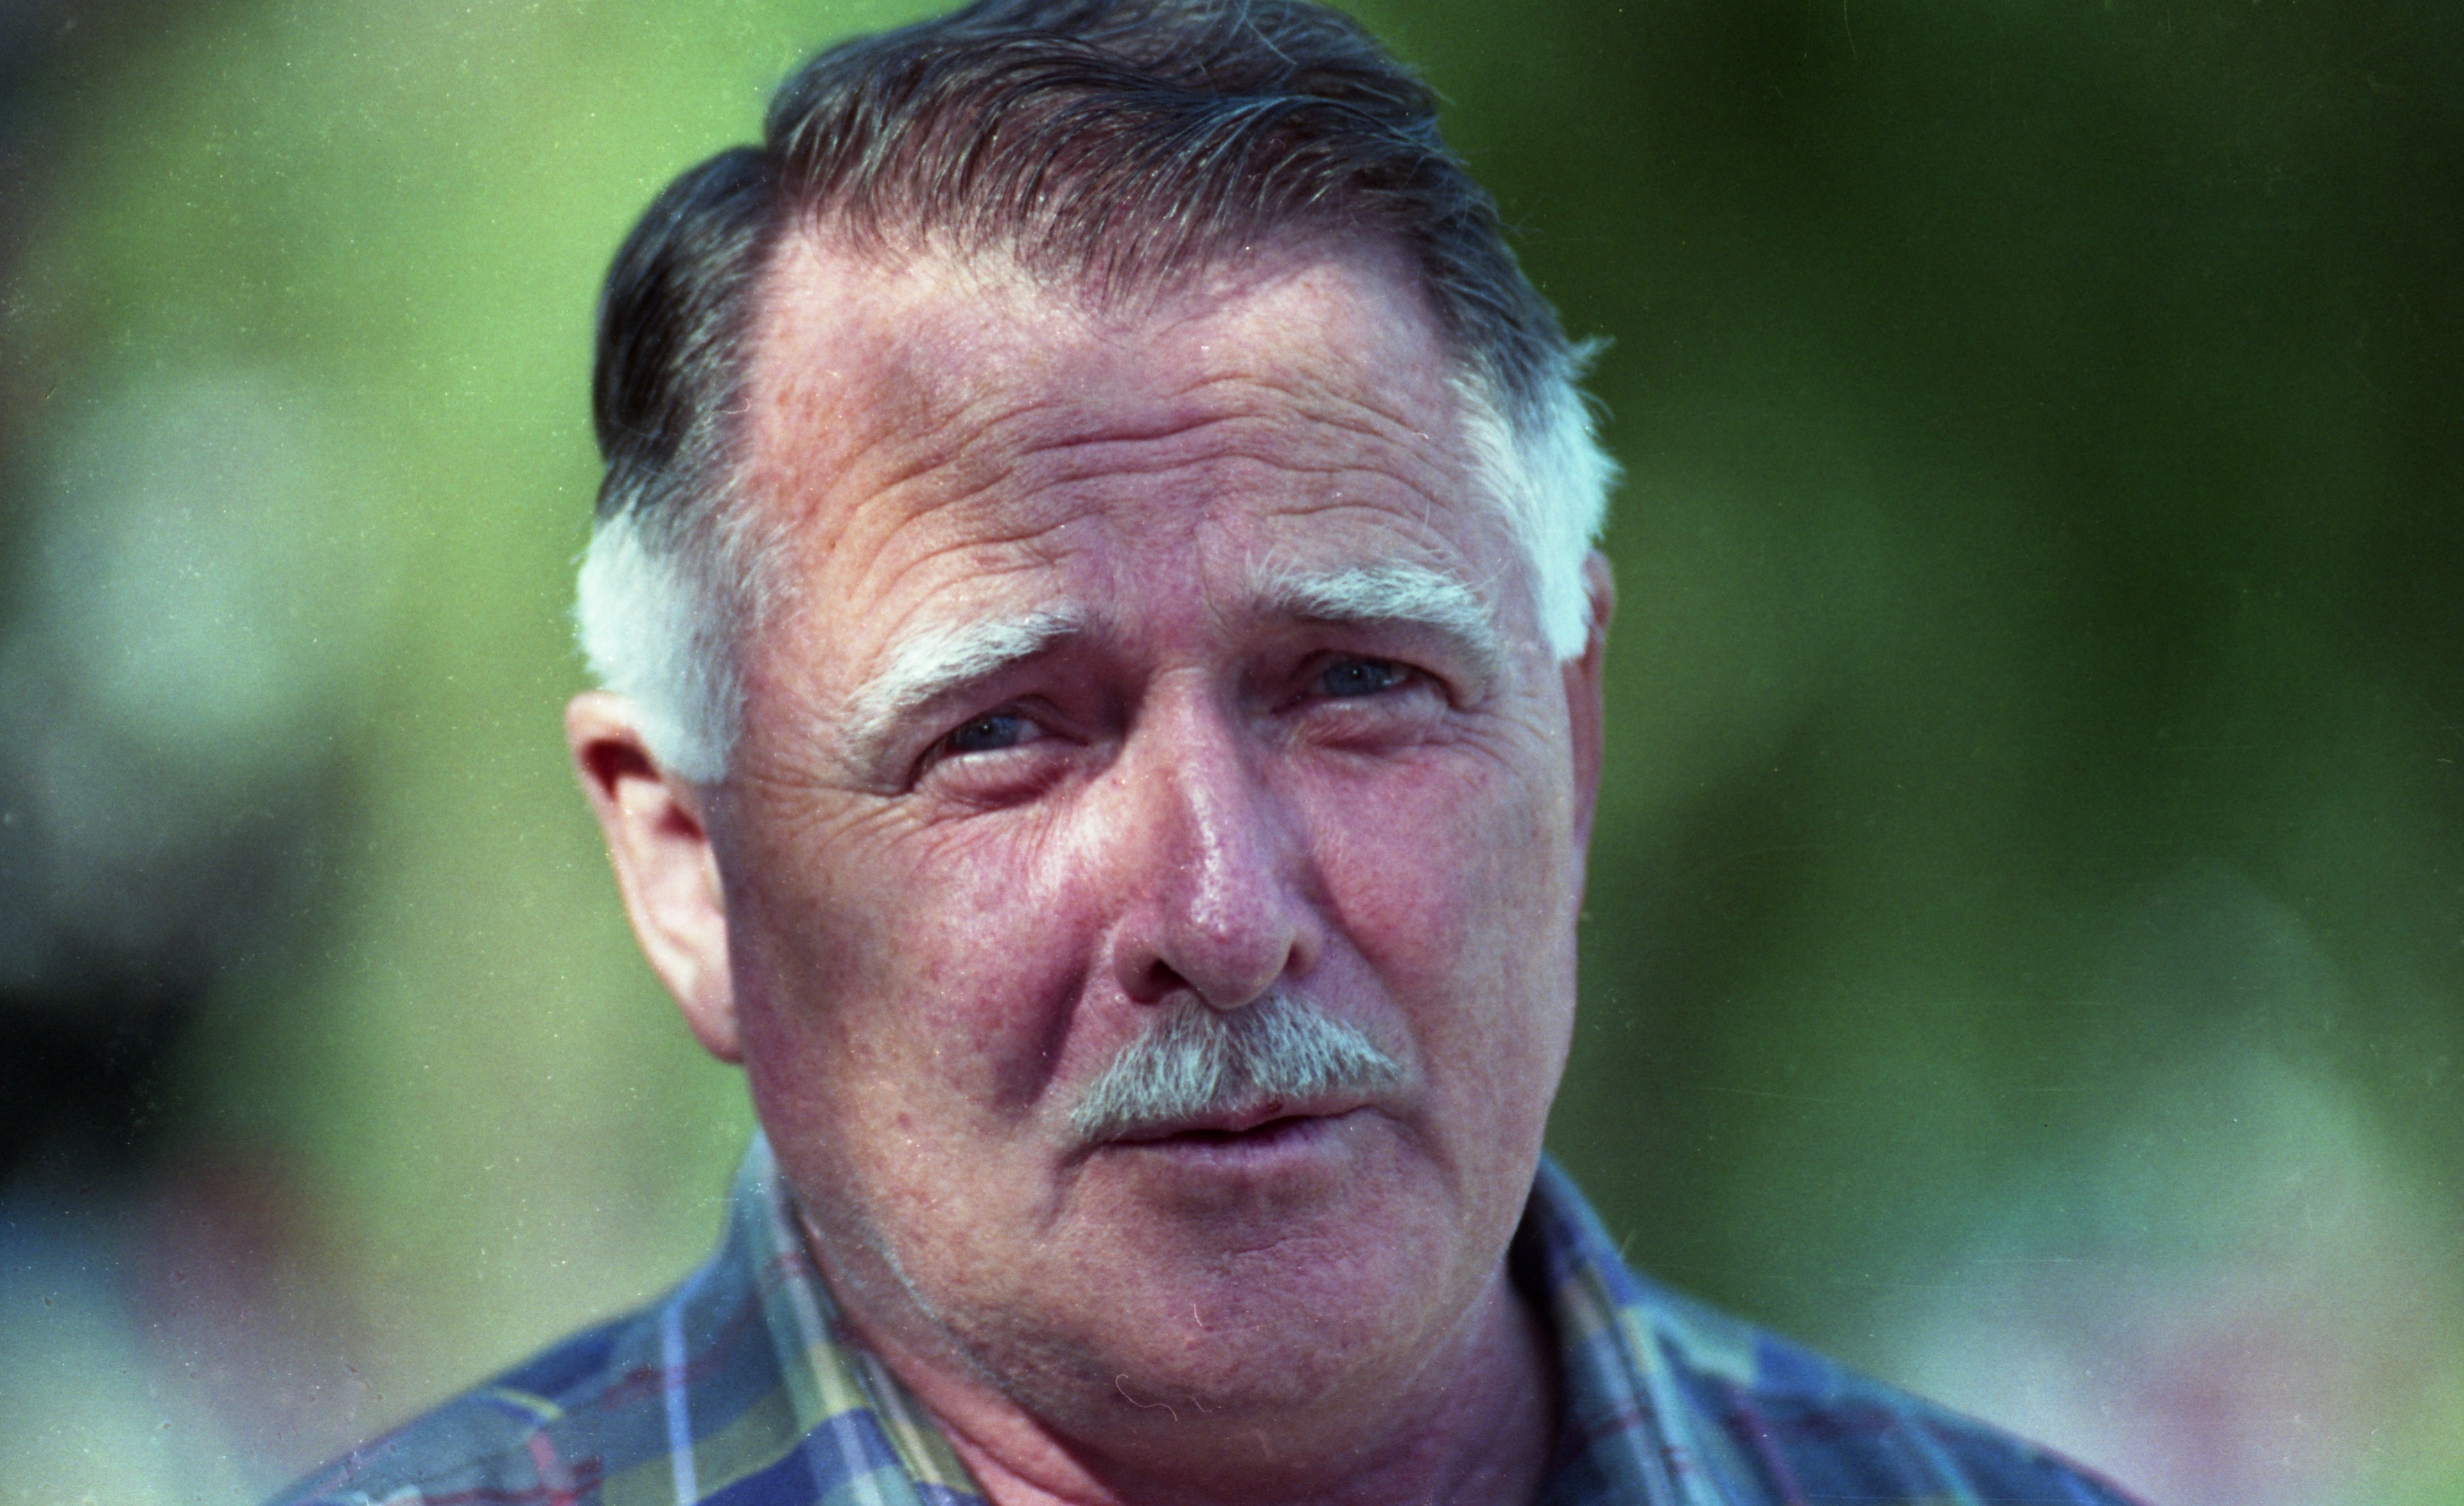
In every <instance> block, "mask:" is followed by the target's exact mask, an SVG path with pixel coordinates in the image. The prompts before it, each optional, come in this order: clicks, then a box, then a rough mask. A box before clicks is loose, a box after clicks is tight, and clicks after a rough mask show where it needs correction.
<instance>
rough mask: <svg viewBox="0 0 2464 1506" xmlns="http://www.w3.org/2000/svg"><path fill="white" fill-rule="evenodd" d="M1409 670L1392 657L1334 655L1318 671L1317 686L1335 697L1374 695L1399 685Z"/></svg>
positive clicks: (1325, 694) (1321, 692) (1323, 693)
mask: <svg viewBox="0 0 2464 1506" xmlns="http://www.w3.org/2000/svg"><path fill="white" fill-rule="evenodd" d="M1409 673H1410V672H1409V671H1407V670H1405V669H1404V668H1403V666H1401V665H1400V664H1397V663H1396V662H1395V661H1394V660H1392V659H1337V660H1335V661H1334V662H1333V663H1331V664H1330V665H1328V666H1327V667H1326V668H1325V669H1323V670H1320V671H1319V672H1318V676H1317V690H1318V694H1319V695H1321V696H1331V697H1335V698H1351V697H1356V696H1375V695H1376V694H1377V693H1378V692H1379V691H1381V690H1393V689H1394V688H1395V687H1396V686H1397V685H1400V684H1401V683H1403V679H1404V676H1405V675H1407V674H1409Z"/></svg>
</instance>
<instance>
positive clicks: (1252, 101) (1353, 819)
mask: <svg viewBox="0 0 2464 1506" xmlns="http://www.w3.org/2000/svg"><path fill="white" fill-rule="evenodd" d="M1580 365H1581V355H1580V352H1578V351H1577V350H1575V349H1573V348H1571V347H1570V346H1569V345H1568V343H1567V342H1566V340H1565V339H1564V337H1563V336H1562V334H1561V333H1560V332H1559V330H1558V328H1557V325H1556V323H1555V321H1554V319H1553V317H1552V316H1551V313H1550V311H1549V310H1548V308H1547V307H1546V306H1545V305H1544V304H1543V303H1542V302H1541V301H1540V299H1538V298H1537V297H1536V296H1535V295H1534V294H1533V293H1532V291H1531V290H1530V288H1529V286H1528V285H1527V284H1526V282H1525V281H1524V280H1523V278H1522V277H1521V276H1520V275H1519V273H1518V272H1517V271H1516V269H1515V266H1514V263H1513V260H1512V257H1511V256H1510V255H1509V254H1508V252H1507V249H1506V247H1505V245H1504V243H1503V241H1502V239H1501V238H1500V235H1499V231H1498V226H1497V222H1496V217H1495V214H1494V211H1493V210H1492V208H1491V206H1490V204H1489V202H1488V200H1487V199H1486V198H1485V195H1484V194H1483V193H1482V192H1481V190H1480V189H1479V188H1478V187H1477V186H1476V185H1474V184H1473V183H1472V182H1471V181H1470V179H1469V178H1468V177H1467V176H1466V175H1465V173H1464V171H1463V167H1462V166H1461V165H1460V164H1459V163H1458V162H1457V161H1456V160H1455V159H1453V158H1452V157H1451V156H1449V155H1448V154H1447V153H1446V152H1445V150H1444V148H1443V147H1442V146H1441V144H1440V143H1439V141H1438V138H1437V135H1436V133H1435V130H1434V126H1433V123H1432V111H1431V101H1430V98H1429V96H1428V94H1427V91H1426V90H1425V89H1423V88H1422V87H1421V86H1420V85H1419V84H1418V83H1416V82H1415V81H1413V79H1412V78H1410V77H1409V76H1408V75H1407V74H1405V73H1404V72H1402V71H1401V70H1400V69H1399V68H1398V67H1397V65H1396V64H1395V63H1394V62H1393V61H1392V60H1391V59H1389V58H1388V57H1387V56H1386V55H1384V54H1383V53H1381V52H1380V51H1379V50H1378V49H1377V48H1376V46H1375V44H1374V43H1373V42H1371V41H1370V40H1369V39H1368V38H1367V37H1366V36H1364V35H1363V34H1362V33H1360V32H1359V31H1358V30H1357V29H1356V28H1354V27H1353V25H1352V24H1351V23H1349V22H1347V21H1345V20H1343V19H1341V18H1339V17H1337V16H1335V15H1333V14H1331V12H1328V11H1321V10H1317V9H1314V8H1312V7H1309V6H1307V5H1303V4H1297V3H1280V0H988V3H986V4H981V5H978V6H975V7H973V8H971V9H969V10H967V11H962V12H960V13H958V14H956V15H953V16H950V17H947V18H944V19H941V20H936V21H932V22H928V23H925V24H922V25H919V26H915V27H911V28H909V29H907V30H905V31H901V32H896V33H889V34H887V35H883V36H879V37H874V38H869V39H866V40H861V41H857V42H852V43H849V44H847V45H845V46H842V47H839V48H836V49H834V50H832V51H830V52H828V53H825V54H824V55H821V56H820V57H819V58H817V59H816V60H815V61H814V62H813V63H812V64H810V65H809V66H808V67H807V68H806V69H805V70H804V71H803V73H802V74H800V75H799V76H797V77H796V78H794V79H792V80H791V81H790V82H789V83H788V84H787V85H786V86H785V87H784V88H783V89H782V90H781V93H780V95H779V97H778V99H777V100H776V101H775V102H774V104H773V107H772V109H771V112H770V116H769V121H768V124H767V130H766V141H765V143H764V144H763V145H762V146H760V147H759V148H740V149H737V150H734V151H730V152H726V153H723V154H721V155H720V156H718V157H716V158H714V159H712V160H711V161H710V162H708V163H705V164H703V165H702V166H699V167H696V168H694V169H693V170H692V171H691V172H688V173H687V174H685V175H684V177H682V178H681V179H679V180H678V181H677V182H676V183H675V184H674V185H673V186H671V188H669V189H668V190H667V192H666V193H665V194H664V195H662V196H661V198H660V199H659V200H658V202H657V203H656V204H655V205H654V206H653V207H652V209H651V210H650V211H649V214H648V216H647V217H646V218H645V219H644V220H643V222H642V224H641V225H640V227H639V228H638V229H637V230H636V231H635V232H634V233H633V235H632V237H631V239H630V241H629V242H628V243H627V246H626V247H625V249H624V251H623V253H622V254H621V255H620V256H619V257H618V260H617V264H616V267H615V269H614V272H613V274H612V275H611V277H610V280H609V284H608V289H607V294H606V300H605V311H604V320H603V323H602V327H601V338H600V348H599V366H598V383H597V406H598V423H599V434H600V439H601V443H602V445H603V447H604V449H605V455H606V461H607V471H606V480H605V489H604V491H603V492H602V495H601V498H600V504H599V516H598V526H597V531H596V534H595V537H594V539H593V542H592V543H591V547H590V552H589V555H588V558H587V560H586V563H585V564H584V565H583V574H582V591H581V608H580V617H581V622H582V631H583V642H584V645H585V647H586V649H587V651H588V653H589V655H590V659H591V662H592V664H593V666H594V668H595V670H596V671H597V673H598V675H600V677H601V679H602V682H603V683H604V684H605V686H606V689H605V690H604V691H601V692H596V693H592V694H588V695H584V696H583V697H581V698H578V699H576V700H575V702H574V703H573V707H572V709H571V712H570V715H569V717H568V723H567V724H568V731H569V735H570V740H571V743H572V748H573V753H574V758H575V761H576V763H577V764H578V765H579V767H580V769H581V773H582V779H583V785H584V786H585V787H586V789H587V791H588V793H589V796H590V800H591V803H592V805H593V807H594V808H596V810H597V812H598V815H599V818H600V820H601V822H602V824H603V825H604V827H605V831H606V836H607V843H608V848H609V850H610V853H611V854H612V856H613V859H614V863H615V869H616V874H617V877H618V880H619V884H620V886H621V888H622V891H623V894H624V897H625V902H626V905H627V910H628V912H629V913H630V915H631V918H632V920H633V924H634V928H635V930H636V932H637V933H638V935H639V936H640V938H641V941H642V945H643V947H644V949H645V951H646V952H647V953H648V954H649V960H650V963H651V964H652V966H653V967H655V968H656V969H657V971H658V973H659V976H660V977H661V978H662V979H663V980H664V981H665V982H666V983H667V985H668V986H669V987H670V989H671V990H672V991H673V993H674V994H675V997H676V1000H677V1002H678V1004H679V1005H680V1006H681V1007H682V1008H683V1011H684V1014H685V1017H686V1019H687V1021H688V1022H689V1023H690V1025H691V1026H692V1028H693V1032H694V1033H695V1034H696V1035H697V1036H698V1037H699V1038H700V1040H701V1042H702V1044H703V1045H705V1046H706V1047H707V1048H708V1049H709V1050H710V1051H711V1052H714V1053H715V1054H716V1055H718V1056H719V1057H721V1058H724V1059H725V1060H728V1061H731V1062H740V1063H742V1065H743V1067H744V1069H745V1073H746V1076H747V1079H748V1082H749V1085H750V1089H751V1092H752V1095H753V1101H754V1105H755V1108H756V1110H757V1113H758V1116H759V1121H760V1124H761V1127H762V1132H763V1134H762V1139H761V1140H760V1141H759V1142H757V1143H756V1144H755V1146H754V1147H753V1149H752V1152H751V1153H750V1155H749V1156H748V1157H747V1160H746V1163H745V1165H744V1168H743V1170H742V1172H741V1173H740V1174H739V1178H738V1182H737V1189H736V1192H735V1195H734V1204H733V1210H732V1213H731V1215H730V1227H729V1229H728V1233H727V1239H726V1243H725V1244H724V1246H723V1247H722V1249H721V1250H720V1251H719V1252H718V1253H717V1254H716V1255H715V1257H714V1258H713V1259H712V1260H711V1261H710V1263H709V1264H707V1265H705V1266H703V1267H702V1268H701V1269H700V1270H699V1271H697V1272H695V1273H693V1275H691V1276H690V1277H688V1278H687V1279H686V1280H685V1281H684V1283H683V1284H682V1285H681V1286H679V1287H678V1288H676V1290H675V1291H674V1292H673V1293H672V1294H671V1295H670V1296H667V1297H665V1298H663V1299H662V1300H660V1301H659V1302H657V1303H656V1304H654V1305H653V1306H652V1307H650V1308H649V1309H648V1310H646V1311H644V1312H642V1313H640V1314H638V1315H635V1316H633V1317H630V1318H623V1319H620V1320H618V1321H616V1322H614V1323H611V1324H609V1325H607V1326H605V1327H603V1328H600V1329H598V1330H596V1331H594V1332H591V1333H589V1334H585V1335H583V1336H582V1337H580V1338H577V1339H575V1340H570V1341H568V1342H567V1343H565V1344H563V1345H561V1346H560V1347H558V1348H556V1349H554V1350H552V1351H550V1352H549V1353H547V1354H546V1355H543V1356H541V1357H540V1358H539V1359H537V1360H534V1361H532V1362H529V1363H527V1364H525V1365H523V1366H521V1367H520V1368H518V1369H517V1370H515V1371H513V1372H511V1373H509V1374H507V1375H505V1376H503V1377H500V1378H499V1379H497V1380H496V1381H495V1382H494V1383H492V1384H488V1385H486V1386H484V1387H482V1388H480V1389H478V1390H475V1391H473V1392H471V1393H470V1394H468V1395H467V1396H464V1397H462V1398H460V1399H459V1400H456V1401H454V1402H451V1403H450V1404H448V1405H447V1406H444V1407H442V1408H441V1409H439V1410H438V1411H436V1412H434V1413H432V1414H430V1415H429V1416H428V1417H426V1418H424V1419H422V1420H420V1421H417V1422H414V1423H413V1424H411V1425H410V1426H409V1427H408V1428H405V1429H403V1430H402V1431H400V1432H398V1433H396V1434H394V1435H393V1436H391V1437H389V1438H386V1439H384V1440H381V1441H379V1442H377V1443H376V1444H373V1445H371V1446H369V1447H367V1448H365V1449H363V1450H361V1451H357V1452H355V1453H353V1454H351V1455H350V1456H348V1457H346V1458H344V1459H343V1460H341V1461H339V1462H338V1463H337V1464H335V1465H334V1466H332V1467H330V1468H329V1469H328V1470H327V1471H325V1472H324V1473H320V1474H319V1475H318V1476H316V1477H315V1478H313V1479H312V1480H311V1481H310V1482H308V1483H307V1485H306V1486H305V1487H304V1488H303V1489H304V1490H305V1492H306V1496H307V1497H308V1498H315V1499H319V1500H328V1501H352V1502H387V1503H397V1506H400V1503H409V1502H420V1501H429V1502H446V1501H453V1502H464V1501H513V1500H521V1501H539V1502H563V1501H605V1502H609V1503H616V1502H646V1501H653V1500H656V1501H668V1500H675V1501H695V1500H710V1501H727V1502H777V1503H786V1502H808V1501H824V1500H827V1501H850V1502H854V1501H867V1502H869V1501H881V1502H963V1501H990V1502H999V1503H1003V1506H1009V1503H1027V1502H1121V1503H1130V1502H1140V1503H1143V1502H1158V1503H1159V1502H1189V1503H1198V1502H1226V1503H1230V1502H1243V1503H1249V1502H1254V1503H1267V1502H1285V1501H1303V1500H1308V1501H1343V1502H1356V1503H1359V1506H1376V1503H1384V1502H1432V1501H1448V1502H1525V1501H1545V1502H1550V1503H1567V1506H1572V1503H1576V1502H1608V1501H1616V1502H1653V1503H1669V1506H1676V1503H1710V1502H1778V1501H1815V1500H1857V1501H1865V1502H1873V1501H1917V1500H1925V1501H2020V1500H2026V1501H2070V1502H2109V1501H2116V1500H2119V1499H2120V1498H2121V1497H2119V1496H2118V1495H2116V1494H2115V1493H2113V1492H2112V1491H2111V1489H2110V1488H2109V1487H2105V1486H2102V1485H2101V1484H2099V1483H2096V1482H2095V1481H2093V1480H2091V1479H2089V1478H2087V1477H2085V1476H2083V1475H2081V1474H2080V1473H2078V1472H2076V1471H2074V1470H2072V1469H2070V1468H2068V1467H2066V1466H2064V1465H2062V1464H2060V1463H2058V1462H2057V1461H2055V1460H2053V1459H2051V1458H2049V1457H2047V1456H2046V1455H2044V1454H2042V1453H2040V1452H2038V1451H2035V1450H2033V1449H2031V1448H2029V1447H2028V1446H2026V1445H2024V1444H2020V1443H2018V1442H2015V1441H2013V1440H2011V1439H2008V1438H2005V1437H2002V1436H2001V1435H1998V1434H1995V1433H1992V1432H1991V1431H1990V1430H1988V1429H1985V1428H1981V1427H1978V1426H1976V1425H1973V1424H1970V1423H1968V1422H1965V1421H1963V1420H1960V1419H1958V1418H1955V1417H1952V1416H1950V1415H1948V1414H1946V1413H1944V1412H1942V1411H1940V1410H1938V1409H1935V1408H1932V1407H1930V1406H1926V1405H1925V1404H1923V1403H1920V1402H1917V1401H1914V1400H1912V1399H1910V1398H1906V1397H1903V1396H1900V1395H1898V1394H1896V1393H1893V1392H1891V1391H1889V1390H1887V1389H1885V1388H1883V1387H1881V1386H1880V1385H1877V1384H1873V1383H1870V1382H1867V1381H1863V1380H1860V1379H1859V1378H1856V1377H1854V1376H1851V1375H1848V1374H1846V1373H1843V1372H1842V1371H1840V1370H1838V1369H1837V1368H1835V1367H1833V1366H1831V1365H1830V1364H1828V1363H1826V1362H1823V1361H1821V1360H1819V1359H1816V1358H1815V1357H1813V1356H1810V1355H1808V1354H1805V1353H1803V1352H1802V1351H1799V1350H1797V1349H1794V1348H1792V1347H1790V1346H1788V1345H1786V1344H1784V1343H1781V1342H1779V1341H1777V1340H1772V1339H1770V1338H1768V1337H1766V1336H1763V1335H1761V1334H1758V1333H1756V1332H1755V1331H1753V1330H1751V1329H1749V1328H1748V1327H1745V1326H1744V1325H1742V1324H1739V1323H1737V1322H1735V1321H1733V1320H1730V1319H1727V1318H1722V1317H1719V1316H1717V1315H1715V1314H1712V1313H1709V1312H1706V1311H1705V1310H1703V1309H1701V1308H1699V1307H1696V1306H1693V1305H1691V1304H1689V1303H1687V1302H1685V1301H1683V1300H1682V1299H1680V1298H1677V1297H1675V1296H1670V1295H1669V1294H1666V1293H1664V1292H1661V1291H1660V1290H1658V1289H1657V1288H1655V1287H1652V1286H1650V1285H1648V1284H1646V1283H1645V1282H1643V1281H1641V1280H1640V1279H1639V1278H1638V1277H1637V1276H1635V1275H1634V1274H1633V1273H1629V1272H1628V1271H1627V1270H1625V1269H1624V1267H1623V1266H1622V1265H1621V1264H1620V1262H1619V1261H1618V1258H1617V1253H1616V1251H1615V1250H1614V1248H1613V1247H1612V1246H1611V1245H1610V1244H1609V1243H1608V1242H1607V1240H1606V1239H1605V1238H1604V1237H1603V1235H1602V1234H1601V1231H1600V1229H1599V1227H1598V1225H1597V1224H1596V1223H1595V1220H1594V1219H1593V1217H1592V1215H1591V1214H1590V1212H1589V1211H1588V1210H1587V1209H1586V1208H1585V1207H1584V1206H1583V1203H1582V1201H1581V1199H1580V1197H1579V1195H1578V1194H1577V1193H1576V1192H1575V1190H1574V1189H1573V1186H1572V1185H1569V1184H1568V1183H1567V1182H1566V1181H1565V1180H1564V1179H1563V1177H1562V1176H1560V1175H1559V1174H1557V1173H1556V1172H1554V1171H1553V1170H1552V1169H1551V1168H1549V1167H1548V1166H1546V1165H1545V1164H1543V1163H1542V1162H1541V1157H1540V1141H1541V1130H1542V1125H1543V1122H1544V1120H1545V1118H1546V1116H1547V1113H1548V1108H1549V1103H1550V1099H1551V1095H1552V1094H1553V1093H1554V1091H1555V1088H1556V1084H1557V1080H1558V1075H1559V1072H1560V1070H1561V1068H1562V1067H1563V1065H1564V1061H1565V1055H1566V1051H1567V1044H1568V1039H1569V1033H1570V1030H1571V1026H1572V1020H1573V1002H1574V924H1575V917H1576V912H1577V909H1578V906H1579V901H1580V898H1581V895H1582V887H1583V862H1584V845H1585V839H1586V837H1587V834H1588V832H1589V830H1590V825H1591V816H1592V808H1593V795H1594V788H1595V784H1596V780H1597V775H1598V768H1599V749H1600V659H1601V652H1602V642H1603V635H1604V631H1605V628H1606V625H1607V622H1608V617H1609V609H1610V598H1611V591H1610V584H1609V576H1608V571H1607V568H1606V565H1605V564H1604V563H1603V562H1602V561H1601V560H1600V558H1599V557H1598V556H1597V555H1596V554H1594V553H1592V552H1591V542H1592V540H1593V538H1594V536H1595V532H1596V530H1597V528H1598V526H1599V522H1600V518H1601V512H1602V506H1603V498H1604V496H1605V493H1606V489H1607V486H1608V483H1609V481H1610V479H1611V476H1612V469H1613V468H1612V467H1611V465H1610V463H1609V462H1608V460H1607V459H1606V458H1605V457H1604V456H1603V455H1602V454H1600V452H1599V451H1598V449H1597V448H1596V447H1595V444H1594V442H1593V439H1592V435H1591V432H1590V429H1589V424H1588V419H1587V415H1586V410H1585V408H1584V405H1583V402H1582V399H1581V397H1580V396H1579V394H1578V393H1577V391H1576V389H1575V387H1574V381H1575V379H1576V377H1577V375H1578V374H1579V367H1580Z"/></svg>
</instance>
